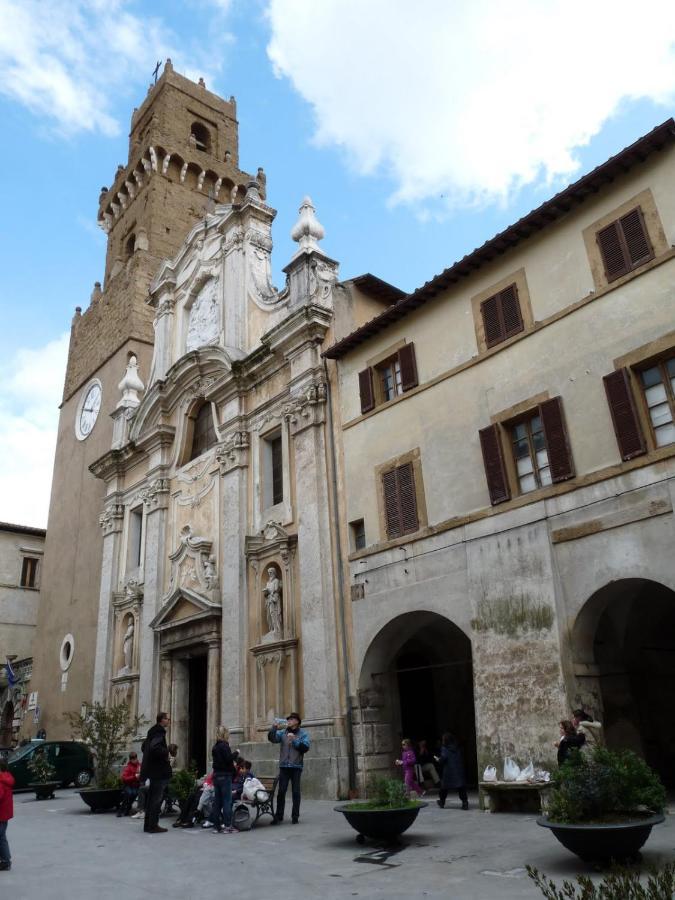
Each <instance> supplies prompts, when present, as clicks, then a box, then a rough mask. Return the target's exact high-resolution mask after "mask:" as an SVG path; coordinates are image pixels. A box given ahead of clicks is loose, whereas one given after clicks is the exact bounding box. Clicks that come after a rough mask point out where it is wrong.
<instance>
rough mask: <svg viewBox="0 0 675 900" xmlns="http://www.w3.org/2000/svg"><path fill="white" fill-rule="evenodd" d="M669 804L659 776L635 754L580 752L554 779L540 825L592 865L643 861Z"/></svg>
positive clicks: (602, 748) (600, 749)
mask: <svg viewBox="0 0 675 900" xmlns="http://www.w3.org/2000/svg"><path fill="white" fill-rule="evenodd" d="M665 802H666V792H665V789H664V787H663V785H662V784H661V782H660V780H659V778H658V776H657V775H656V774H655V773H654V772H653V771H652V770H651V769H650V768H649V766H648V765H647V764H646V763H645V761H644V760H643V759H641V758H640V757H639V756H637V754H635V753H633V752H632V751H631V750H622V751H619V752H615V751H612V750H607V749H606V748H604V747H598V748H596V749H595V750H593V752H592V753H591V754H589V755H586V754H582V753H579V752H577V751H574V752H573V753H572V754H571V755H570V758H569V759H568V761H567V762H566V763H565V765H563V766H562V767H561V768H560V770H559V771H558V772H556V774H555V775H554V777H553V790H552V791H551V794H550V797H549V805H548V811H547V814H546V816H542V817H540V818H538V819H537V824H538V825H541V826H543V827H544V828H550V829H551V831H552V832H553V834H554V835H555V836H556V838H557V839H558V840H559V841H560V843H561V844H562V845H563V846H564V847H566V848H567V849H568V850H571V851H572V853H576V855H577V856H579V857H580V858H581V859H583V860H584V861H586V862H606V861H608V860H617V861H621V860H631V859H638V858H639V851H640V848H641V847H642V845H643V844H644V843H645V841H646V840H647V838H648V837H649V834H650V832H651V830H652V828H653V826H654V825H658V824H660V823H661V822H663V820H664V818H663V808H664V806H665Z"/></svg>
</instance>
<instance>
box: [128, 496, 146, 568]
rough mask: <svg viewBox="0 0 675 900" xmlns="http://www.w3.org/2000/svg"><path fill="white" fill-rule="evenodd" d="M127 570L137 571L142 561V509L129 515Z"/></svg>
mask: <svg viewBox="0 0 675 900" xmlns="http://www.w3.org/2000/svg"><path fill="white" fill-rule="evenodd" d="M128 547H129V550H128V556H127V559H128V561H129V569H137V568H138V567H139V566H140V565H141V561H142V559H143V507H142V506H138V507H136V509H132V510H131V513H130V514H129V543H128Z"/></svg>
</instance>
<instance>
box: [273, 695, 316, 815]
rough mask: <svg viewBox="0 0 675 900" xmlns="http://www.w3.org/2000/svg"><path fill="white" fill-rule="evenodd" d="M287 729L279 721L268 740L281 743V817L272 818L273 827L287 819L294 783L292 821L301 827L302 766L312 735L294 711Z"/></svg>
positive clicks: (279, 805)
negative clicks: (288, 798)
mask: <svg viewBox="0 0 675 900" xmlns="http://www.w3.org/2000/svg"><path fill="white" fill-rule="evenodd" d="M286 723H287V724H286V727H285V728H284V726H283V725H282V726H281V727H279V725H277V723H276V722H275V723H274V724H273V725H272V727H271V728H270V730H269V733H268V735H267V740H268V741H270V742H271V743H273V744H281V750H280V752H279V786H278V789H277V814H276V816H275V817H274V818H273V819H272V824H273V825H278V824H279V823H280V822H283V820H284V808H285V806H286V790H287V788H288V783H289V781H290V783H291V795H292V797H293V807H292V809H291V822H292V823H293V824H294V825H297V824H298V819H299V817H300V776H301V775H302V763H303V757H304V755H305V753H307V751H308V750H309V735H308V734H307V732H306V731H305V730H304V729H303V728H301V727H300V725H301V724H302V722H301V719H300V716H299V715H298V713H296V712H292V713H291V714H290V715H289V716H288V717H287V718H286Z"/></svg>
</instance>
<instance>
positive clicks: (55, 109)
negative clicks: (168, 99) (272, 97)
mask: <svg viewBox="0 0 675 900" xmlns="http://www.w3.org/2000/svg"><path fill="white" fill-rule="evenodd" d="M129 7H130V3H129V2H128V0H0V93H2V94H4V95H6V96H7V97H9V98H11V99H12V100H15V101H17V102H19V103H21V104H23V105H25V106H27V107H28V108H29V109H30V110H31V111H32V112H33V113H34V114H36V115H38V116H41V117H45V118H46V119H47V120H48V121H49V122H51V123H53V125H54V126H55V127H56V128H57V129H58V130H59V131H60V132H62V133H64V134H72V133H74V132H77V131H94V132H101V133H103V134H105V135H115V134H118V133H120V130H121V126H120V123H119V122H118V121H117V119H116V118H115V116H114V112H113V107H114V104H115V99H116V95H117V94H118V93H119V92H120V91H128V90H129V88H130V87H135V86H137V84H138V82H141V83H143V82H144V81H145V82H147V83H149V82H150V81H151V80H152V76H151V71H152V69H153V67H154V65H155V61H156V60H158V59H160V60H163V59H166V58H167V57H168V56H170V57H171V58H172V60H173V63H174V66H175V67H176V69H177V70H178V71H186V70H187V71H189V72H190V73H191V74H194V73H195V72H198V73H199V74H200V75H204V76H206V77H207V78H211V77H212V76H213V75H214V74H215V73H216V72H217V71H219V69H220V67H221V61H220V60H219V59H218V58H217V57H215V56H214V55H213V54H209V53H207V48H206V47H205V46H204V45H203V42H202V45H201V47H200V46H199V44H197V43H195V44H193V45H192V46H191V47H187V46H184V45H183V43H182V42H181V41H179V40H178V38H177V37H176V36H175V35H174V34H172V32H171V31H170V29H169V28H168V27H167V26H166V25H165V23H164V22H163V21H162V20H161V19H160V18H158V17H156V16H153V15H147V14H146V15H136V14H134V13H133V12H131V11H130V9H129ZM124 126H125V127H126V122H125V123H124Z"/></svg>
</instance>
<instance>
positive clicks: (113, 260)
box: [31, 60, 265, 739]
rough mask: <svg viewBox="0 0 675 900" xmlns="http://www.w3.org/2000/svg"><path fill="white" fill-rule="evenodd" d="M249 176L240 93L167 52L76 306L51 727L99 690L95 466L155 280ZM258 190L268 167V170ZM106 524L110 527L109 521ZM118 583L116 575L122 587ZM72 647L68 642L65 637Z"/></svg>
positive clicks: (61, 495)
mask: <svg viewBox="0 0 675 900" xmlns="http://www.w3.org/2000/svg"><path fill="white" fill-rule="evenodd" d="M250 181H251V176H250V175H247V174H246V173H244V172H242V171H241V170H240V169H239V168H238V138H237V119H236V104H235V101H234V98H233V97H231V98H230V99H229V100H223V99H222V98H220V97H218V96H217V95H216V94H213V93H211V92H210V91H208V90H207V89H206V85H205V84H204V81H203V80H202V79H200V81H199V83H195V82H193V81H190V80H189V79H187V78H184V77H183V76H181V75H179V74H178V73H177V72H174V70H173V66H172V65H171V61H170V60H167V61H166V65H165V66H164V71H163V73H162V75H161V77H160V78H159V79H158V80H157V82H156V84H153V85H151V86H150V89H149V91H148V95H147V97H146V98H145V100H144V101H143V103H142V104H141V106H140V107H139V108H138V109H135V110H134V112H133V115H132V117H131V133H130V135H129V158H128V161H127V164H126V165H125V166H122V165H120V166H118V168H117V171H116V173H115V176H114V179H113V182H112V184H111V186H110V187H104V188H102V189H101V193H100V196H99V200H98V222H99V224H100V226H101V228H103V230H104V231H105V232H106V234H107V238H108V245H107V252H106V260H105V274H104V278H103V284H102V286H101V284H100V283H99V282H97V283H96V285H95V286H94V290H93V292H92V294H91V300H90V303H89V306H88V307H87V308H86V309H85V310H84V312H83V311H82V309H81V308H80V307H77V308H76V310H75V316H74V318H73V321H72V326H71V335H70V346H69V350H68V364H67V370H66V378H65V385H64V391H63V402H62V404H61V410H60V416H59V429H58V438H57V446H56V455H55V460H54V474H53V481H52V494H51V502H50V508H49V523H48V530H47V540H46V545H45V556H44V565H43V575H42V602H41V604H40V611H39V614H38V624H37V630H36V636H35V647H34V654H33V657H34V660H35V663H34V672H33V677H32V681H31V689H32V690H37V692H38V707H39V724H38V725H36V728H45V729H46V730H47V732H48V734H49V737H50V738H52V739H53V738H56V739H58V738H65V737H68V736H69V730H68V726H67V724H66V722H65V720H64V718H63V713H64V712H72V711H79V710H80V708H81V704H82V703H88V702H91V699H92V689H93V673H94V659H95V653H96V635H97V630H98V629H99V626H100V625H101V623H99V622H98V615H99V595H100V593H101V590H103V589H105V590H107V591H110V589H111V585H110V584H105V585H104V583H103V582H104V581H105V579H106V577H107V576H106V573H107V572H108V571H109V570H110V561H108V560H105V559H104V558H103V540H102V532H103V531H106V533H108V532H109V531H110V529H113V530H120V531H121V530H122V528H123V527H125V526H124V524H123V522H122V520H121V518H119V517H116V515H115V510H116V507H115V506H114V505H113V508H112V510H113V511H112V514H110V515H109V516H108V517H105V516H103V517H102V515H101V513H102V510H103V499H104V488H105V485H104V483H103V482H102V481H101V480H100V479H97V478H94V476H93V475H92V474H91V472H90V471H89V467H90V466H91V465H92V463H93V462H94V461H95V460H96V459H98V458H99V457H101V456H102V455H103V454H104V453H106V452H107V451H108V450H109V449H110V446H111V442H112V427H113V421H112V418H111V413H113V412H114V410H115V408H116V406H117V405H118V404H119V401H120V390H119V383H120V378H122V376H123V374H124V372H125V369H126V367H127V363H128V362H129V359H130V357H131V356H134V357H136V359H137V361H138V373H139V376H140V379H141V381H144V382H145V383H146V384H147V381H148V376H149V371H150V363H151V359H152V349H153V341H154V333H153V327H152V319H153V313H154V311H153V310H152V308H151V307H150V306H149V305H148V303H147V302H146V301H147V298H148V289H149V286H150V283H151V280H152V278H153V276H154V275H155V273H156V271H157V269H158V268H159V265H160V263H161V261H162V260H163V259H164V258H166V257H171V256H173V255H175V253H176V252H177V250H178V248H179V247H180V245H181V244H182V242H183V240H184V239H185V237H186V236H187V234H188V232H189V231H190V229H191V228H192V227H193V226H194V225H195V224H197V223H198V222H199V221H200V220H203V219H204V217H205V216H206V215H207V214H208V212H209V211H210V210H212V209H213V206H214V204H216V203H237V202H238V201H239V200H240V199H241V198H242V197H243V196H244V194H245V192H246V188H245V185H246V184H247V182H250ZM257 181H258V185H259V190H260V191H261V193H262V194H264V192H265V176H264V173H263V171H262V169H259V170H258V175H257ZM99 526H100V527H99ZM112 589H113V590H117V589H118V587H117V586H114V587H112ZM64 648H65V649H64Z"/></svg>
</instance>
